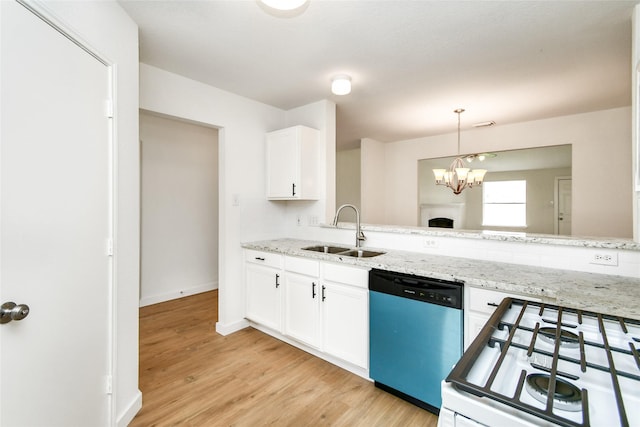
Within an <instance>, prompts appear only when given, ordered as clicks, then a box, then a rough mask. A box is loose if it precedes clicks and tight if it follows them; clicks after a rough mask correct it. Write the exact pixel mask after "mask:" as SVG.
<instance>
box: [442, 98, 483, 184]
mask: <svg viewBox="0 0 640 427" xmlns="http://www.w3.org/2000/svg"><path fill="white" fill-rule="evenodd" d="M453 112H454V113H456V114H457V115H458V157H456V158H455V160H454V161H453V162H452V163H451V166H449V169H434V170H433V175H434V176H435V179H436V185H446V186H447V187H449V188H451V189H452V190H453V194H460V193H462V190H464V189H465V188H467V187H468V188H471V187H476V186H478V185H482V180H484V175H485V174H486V173H487V170H486V169H475V170H471V169H470V168H467V167H465V164H464V160H463V159H465V158H468V157H469V156H464V157H461V156H460V114H462V113H463V112H464V109H462V108H458V109H457V110H454V111H453Z"/></svg>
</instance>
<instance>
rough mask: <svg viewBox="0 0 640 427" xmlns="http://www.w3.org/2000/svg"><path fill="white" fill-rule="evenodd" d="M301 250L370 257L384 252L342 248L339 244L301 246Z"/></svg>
mask: <svg viewBox="0 0 640 427" xmlns="http://www.w3.org/2000/svg"><path fill="white" fill-rule="evenodd" d="M302 250H304V251H313V252H322V253H325V254H334V255H344V256H350V257H354V258H371V257H374V256H378V255H382V254H384V253H385V252H376V251H367V250H364V249H349V248H343V247H340V246H324V245H316V246H308V247H306V248H302Z"/></svg>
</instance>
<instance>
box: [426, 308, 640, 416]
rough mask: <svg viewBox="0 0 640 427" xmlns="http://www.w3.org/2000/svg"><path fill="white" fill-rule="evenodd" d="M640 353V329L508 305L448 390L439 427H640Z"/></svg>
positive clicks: (608, 319) (591, 316)
mask: <svg viewBox="0 0 640 427" xmlns="http://www.w3.org/2000/svg"><path fill="white" fill-rule="evenodd" d="M639 347H640V322H639V321H636V320H631V319H625V318H621V317H615V316H609V315H603V314H598V313H592V312H586V311H581V310H574V309H568V308H563V307H558V306H553V305H548V304H543V303H536V302H530V301H524V300H518V299H511V298H505V299H504V300H503V301H502V303H501V304H500V306H499V307H498V308H497V309H496V311H495V312H494V314H493V316H492V317H491V319H489V321H488V322H487V324H486V325H485V326H484V328H483V329H482V331H481V332H480V334H479V335H478V337H477V338H476V339H475V340H474V342H473V343H472V344H471V345H470V346H469V348H468V349H467V351H466V352H465V353H464V355H463V357H462V358H461V359H460V361H459V362H458V363H457V364H456V366H455V367H454V369H453V370H452V371H451V373H450V374H449V376H448V377H447V378H446V380H445V381H444V382H443V384H442V401H443V402H442V409H441V412H440V419H439V422H438V425H439V426H440V427H444V426H458V425H476V424H475V423H479V424H481V425H482V424H484V425H488V426H500V425H505V426H506V425H508V426H530V425H531V426H534V425H535V426H541V425H549V426H555V425H559V426H567V427H586V426H633V425H640V354H639V350H638V348H639ZM549 396H553V398H549Z"/></svg>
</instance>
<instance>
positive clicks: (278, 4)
mask: <svg viewBox="0 0 640 427" xmlns="http://www.w3.org/2000/svg"><path fill="white" fill-rule="evenodd" d="M260 1H261V2H262V3H263V4H265V5H266V6H269V7H271V8H273V9H277V10H295V9H298V8H299V7H302V6H304V4H305V3H306V2H307V1H309V0H260Z"/></svg>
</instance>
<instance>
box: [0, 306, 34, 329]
mask: <svg viewBox="0 0 640 427" xmlns="http://www.w3.org/2000/svg"><path fill="white" fill-rule="evenodd" d="M28 314H29V306H28V305H26V304H16V303H15V302H5V303H4V304H2V305H1V306H0V324H4V323H9V322H11V321H12V320H22V319H24V318H25V317H27V315H28Z"/></svg>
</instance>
